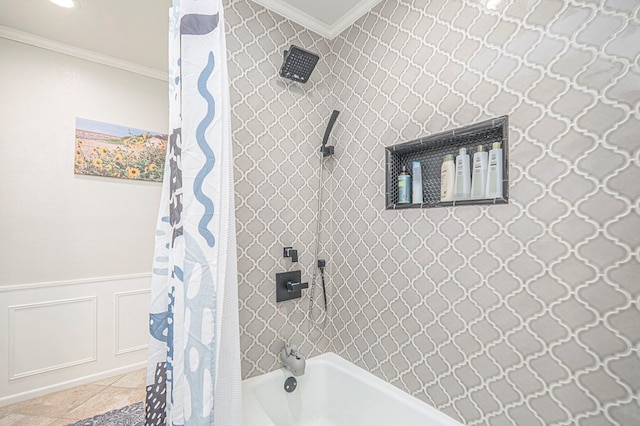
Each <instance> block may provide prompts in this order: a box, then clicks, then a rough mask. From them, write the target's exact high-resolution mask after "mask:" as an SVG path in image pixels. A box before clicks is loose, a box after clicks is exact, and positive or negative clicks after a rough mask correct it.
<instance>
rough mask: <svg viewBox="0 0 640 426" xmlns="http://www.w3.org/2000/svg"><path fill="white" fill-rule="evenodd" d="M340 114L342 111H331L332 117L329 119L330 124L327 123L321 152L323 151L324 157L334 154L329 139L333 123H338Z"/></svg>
mask: <svg viewBox="0 0 640 426" xmlns="http://www.w3.org/2000/svg"><path fill="white" fill-rule="evenodd" d="M338 114H340V111H336V110H333V112H332V113H331V118H330V119H329V124H328V125H327V130H325V131H324V137H323V138H322V146H321V147H320V152H321V153H322V156H323V157H328V156H329V155H333V146H327V142H328V141H329V135H330V134H331V130H332V129H333V125H334V124H336V120H337V119H338Z"/></svg>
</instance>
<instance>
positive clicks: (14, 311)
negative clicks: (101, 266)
mask: <svg viewBox="0 0 640 426" xmlns="http://www.w3.org/2000/svg"><path fill="white" fill-rule="evenodd" d="M96 307H97V300H96V297H95V296H93V297H85V298H79V299H67V300H57V301H52V302H44V303H29V304H25V305H17V306H9V380H14V379H18V378H20V377H26V376H32V375H34V374H39V373H44V372H47V371H52V370H57V369H60V368H65V367H70V366H73V365H78V364H82V363H85V362H91V361H95V360H96V353H97V342H96V334H97V333H96V325H97V324H96Z"/></svg>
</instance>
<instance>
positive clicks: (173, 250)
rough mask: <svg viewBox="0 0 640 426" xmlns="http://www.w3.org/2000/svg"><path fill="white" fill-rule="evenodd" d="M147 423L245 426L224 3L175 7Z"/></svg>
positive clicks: (205, 0)
mask: <svg viewBox="0 0 640 426" xmlns="http://www.w3.org/2000/svg"><path fill="white" fill-rule="evenodd" d="M169 27H170V28H169V52H170V53H169V80H170V81H169V86H170V90H169V96H170V114H169V115H170V125H171V137H170V140H169V148H168V151H167V161H166V166H165V171H164V183H163V189H162V200H161V204H160V213H159V215H158V223H157V230H156V247H155V254H154V263H153V275H152V300H151V314H150V332H151V340H150V346H149V364H148V370H147V398H146V408H145V410H146V412H145V414H146V425H170V426H177V425H216V426H241V425H242V405H241V397H242V395H241V384H240V337H239V327H238V292H237V265H236V239H235V216H234V202H233V201H234V200H233V161H232V150H231V136H230V118H229V117H230V106H229V88H228V76H227V61H226V47H225V35H224V20H223V8H222V2H221V0H174V1H173V7H172V9H171V13H170V25H169Z"/></svg>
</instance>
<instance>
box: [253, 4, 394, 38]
mask: <svg viewBox="0 0 640 426" xmlns="http://www.w3.org/2000/svg"><path fill="white" fill-rule="evenodd" d="M253 1H254V2H255V3H258V4H259V5H261V6H264V7H266V8H267V9H269V10H271V11H273V12H275V13H277V14H278V15H281V16H283V17H285V18H287V19H289V20H291V21H293V22H295V23H297V24H299V25H302V26H303V27H305V28H307V29H309V30H311V31H313V32H314V33H317V34H320V35H321V36H323V37H325V38H328V39H333V38H335V37H337V36H338V35H339V34H340V33H341V32H342V31H344V30H346V29H347V28H348V27H349V26H351V25H352V24H353V23H354V22H356V21H357V20H358V19H360V17H362V16H363V15H364V14H365V13H367V12H369V11H370V10H371V9H373V7H374V6H376V5H377V4H378V3H380V2H381V1H382V0H363V1H361V2H359V3H358V4H357V5H356V6H354V7H353V8H351V10H349V12H347V13H346V14H345V15H344V16H343V17H342V18H340V19H339V20H338V21H337V22H335V23H334V24H333V25H327V24H326V23H324V22H322V21H320V20H319V19H317V18H314V17H313V16H311V15H309V14H307V13H305V12H303V11H301V10H300V9H297V8H295V7H292V6H291V5H290V4H288V3H284V2H283V1H281V0H253Z"/></svg>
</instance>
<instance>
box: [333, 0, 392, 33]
mask: <svg viewBox="0 0 640 426" xmlns="http://www.w3.org/2000/svg"><path fill="white" fill-rule="evenodd" d="M381 1H382V0H362V1H360V2H359V3H358V4H357V5H355V6H354V7H353V8H351V10H349V12H347V13H346V14H345V15H344V16H343V17H342V18H340V19H339V20H338V21H337V22H336V23H335V24H333V25H332V26H331V27H330V30H329V35H328V38H330V39H332V38H335V37H337V36H338V35H340V33H342V32H343V31H344V30H346V29H347V28H349V27H350V26H351V25H353V24H354V23H355V22H356V21H357V20H358V19H360V18H362V17H363V16H364V15H365V14H367V13H368V12H370V11H371V9H373V8H374V7H376V6H377V5H378V3H380V2H381Z"/></svg>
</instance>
